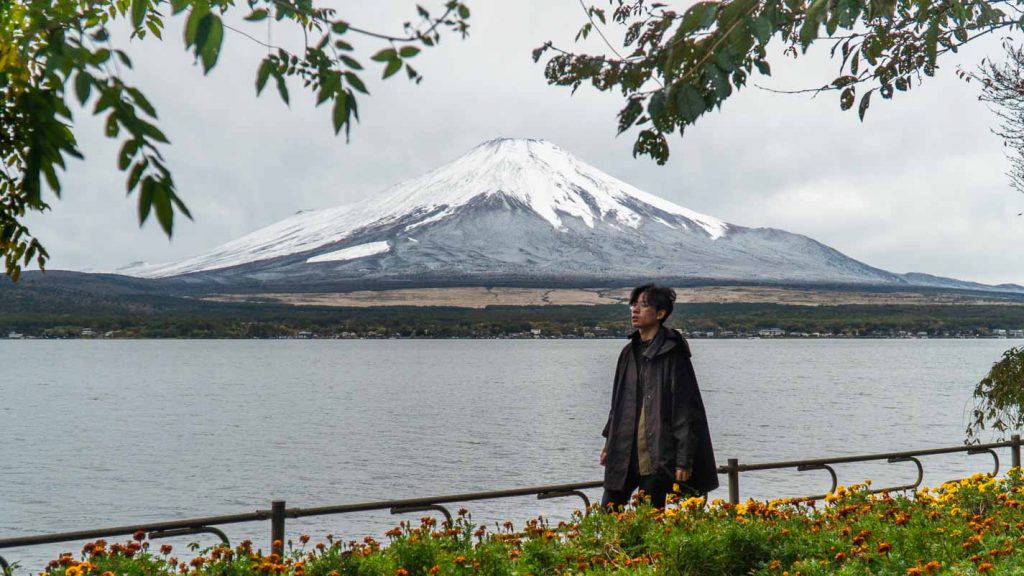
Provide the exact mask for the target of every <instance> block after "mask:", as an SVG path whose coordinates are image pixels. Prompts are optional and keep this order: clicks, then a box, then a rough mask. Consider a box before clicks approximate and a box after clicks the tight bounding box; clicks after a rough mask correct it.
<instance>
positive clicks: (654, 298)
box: [629, 284, 676, 324]
mask: <svg viewBox="0 0 1024 576" xmlns="http://www.w3.org/2000/svg"><path fill="white" fill-rule="evenodd" d="M644 294H646V295H647V304H648V305H650V306H654V309H655V310H664V311H665V317H664V318H662V319H661V323H662V324H664V323H665V321H666V320H668V317H669V316H671V315H672V307H673V306H674V305H675V303H676V291H675V290H673V289H671V288H669V287H668V286H661V285H660V284H644V285H643V286H637V287H636V288H633V291H632V292H631V293H630V294H629V305H630V306H632V305H633V304H636V303H637V301H639V300H640V296H643V295H644Z"/></svg>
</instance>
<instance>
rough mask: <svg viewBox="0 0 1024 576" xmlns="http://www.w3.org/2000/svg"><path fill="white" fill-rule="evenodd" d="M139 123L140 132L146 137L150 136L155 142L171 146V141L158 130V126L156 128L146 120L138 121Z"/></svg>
mask: <svg viewBox="0 0 1024 576" xmlns="http://www.w3.org/2000/svg"><path fill="white" fill-rule="evenodd" d="M137 122H138V124H139V129H140V131H141V132H142V133H143V134H144V135H146V136H149V137H150V138H152V139H153V140H156V141H157V142H160V143H162V144H170V143H171V141H170V140H168V139H167V136H165V135H164V133H163V132H162V131H161V130H160V129H159V128H157V127H156V126H154V125H152V124H150V123H149V122H146V121H144V120H137Z"/></svg>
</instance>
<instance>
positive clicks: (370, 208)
mask: <svg viewBox="0 0 1024 576" xmlns="http://www.w3.org/2000/svg"><path fill="white" fill-rule="evenodd" d="M117 273H119V274H125V275H132V276H139V277H147V278H168V277H180V278H181V279H182V280H186V281H188V282H190V283H207V282H212V283H216V284H218V285H225V284H227V285H230V284H236V283H237V284H248V285H252V284H259V285H263V286H268V285H282V286H290V287H297V286H302V285H304V284H305V285H313V284H315V285H317V286H319V287H324V286H325V285H330V284H331V283H332V282H339V283H350V282H352V281H360V282H371V283H372V282H373V281H386V282H388V283H392V284H393V282H395V281H401V282H417V281H419V282H437V281H450V282H459V283H472V282H477V281H479V282H482V283H488V282H495V281H500V282H505V283H515V282H520V281H522V282H530V283H537V282H544V281H557V282H558V283H559V284H566V283H577V284H579V285H591V286H592V285H599V284H600V283H605V282H614V281H616V280H620V281H621V280H633V279H640V278H663V279H674V280H679V279H695V280H697V279H700V280H727V281H757V282H783V283H784V282H791V283H826V284H872V285H908V284H912V283H913V282H908V280H907V278H905V277H903V276H901V275H898V274H893V273H890V272H886V271H884V270H880V269H877V268H873V267H871V266H868V265H866V264H863V263H861V262H858V261H856V260H853V259H851V258H849V257H847V256H844V255H843V254H841V253H839V252H838V251H836V250H833V249H831V248H829V247H828V246H825V245H823V244H821V243H819V242H816V241H814V240H812V239H810V238H807V237H806V236H801V235H799V234H792V233H789V232H785V231H782V230H776V229H771V228H746V227H742V226H737V225H734V224H728V223H726V222H723V221H721V220H719V219H717V218H714V217H712V216H707V215H705V214H700V213H698V212H694V211H692V210H689V209H687V208H684V207H682V206H679V205H677V204H674V203H672V202H669V201H667V200H663V199H661V198H659V197H657V196H654V195H653V194H649V193H647V192H644V191H642V190H638V189H637V188H635V187H633V186H631V185H629V184H627V183H625V182H623V181H621V180H618V179H616V178H614V177H612V176H609V175H608V174H605V173H604V172H601V171H600V170H598V169H597V168H594V167H593V166H590V165H588V164H586V163H584V162H582V161H580V160H579V159H577V158H575V157H574V156H573V155H572V154H570V153H568V152H566V151H565V150H562V149H561V148H559V147H558V146H555V145H554V144H551V143H550V142H546V141H543V140H526V139H506V138H502V139H497V140H491V141H488V142H485V143H483V144H481V145H479V146H477V147H476V148H474V149H472V150H471V151H469V152H468V153H467V154H465V155H464V156H462V157H460V158H458V159H456V160H455V161H453V162H451V163H450V164H447V165H445V166H442V167H440V168H438V169H436V170H433V171H431V172H429V173H427V174H424V175H423V176H420V177H418V178H414V179H412V180H408V181H406V182H402V183H400V184H397V185H395V186H393V187H391V188H390V189H388V190H386V191H384V192H383V193H381V194H379V195H375V196H373V197H371V198H368V199H366V200H364V201H362V202H359V203H356V204H352V205H347V206H340V207H337V208H328V209H323V210H315V211H308V212H301V213H298V214H295V215H294V216H292V217H290V218H287V219H285V220H282V221H281V222H278V223H276V224H273V225H271V226H268V227H266V228H263V229H262V230H257V231H256V232H253V233H251V234H249V235H247V236H244V237H242V238H239V239H237V240H234V241H232V242H229V243H227V244H224V245H222V246H220V247H218V248H215V249H213V250H212V251H210V252H208V253H206V254H203V255H200V256H197V257H195V258H190V259H188V260H183V261H181V262H176V263H172V264H164V265H157V266H147V265H132V266H130V267H127V268H124V269H121V270H118V271H117ZM952 282H956V281H952Z"/></svg>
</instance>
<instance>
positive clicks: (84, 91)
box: [75, 70, 95, 106]
mask: <svg viewBox="0 0 1024 576" xmlns="http://www.w3.org/2000/svg"><path fill="white" fill-rule="evenodd" d="M93 82H95V80H94V79H93V77H92V76H90V75H89V73H88V72H86V71H85V70H79V71H78V74H76V75H75V96H77V97H78V103H79V104H81V105H82V106H85V103H86V102H87V101H88V100H89V93H90V92H91V91H92V83H93Z"/></svg>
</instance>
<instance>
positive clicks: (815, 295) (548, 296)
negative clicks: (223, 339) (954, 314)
mask: <svg viewBox="0 0 1024 576" xmlns="http://www.w3.org/2000/svg"><path fill="white" fill-rule="evenodd" d="M676 292H677V294H678V302H680V303H687V304H698V303H708V304H730V303H770V304H788V305H793V306H839V305H850V304H865V305H893V304H900V305H1010V306H1020V305H1024V300H1021V299H1014V300H1010V299H1004V298H999V297H993V296H986V295H982V294H962V293H952V292H951V293H939V292H936V293H927V294H921V293H915V292H884V293H883V292H866V291H850V292H840V291H834V290H811V289H803V288H772V287H759V286H700V287H688V288H679V289H677V290H676ZM628 298H629V289H627V288H610V289H609V288H580V289H546V288H484V287H480V288H411V289H400V290H381V291H371V290H362V291H357V292H321V293H293V294H284V293H263V294H220V295H213V296H208V297H206V298H204V299H205V300H212V301H217V302H273V303H281V304H292V305H296V306H338V307H346V308H366V307H371V306H377V307H380V306H452V307H458V308H484V307H486V306H552V305H584V306H593V305H598V304H625V303H626V301H627V299H628Z"/></svg>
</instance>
